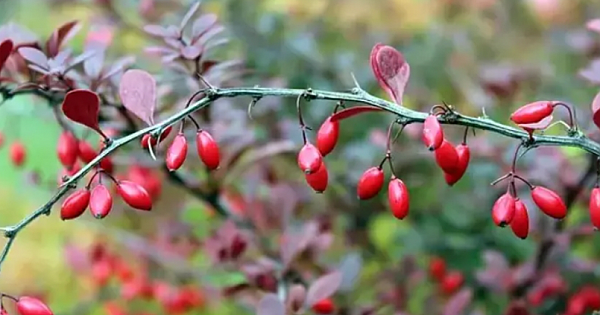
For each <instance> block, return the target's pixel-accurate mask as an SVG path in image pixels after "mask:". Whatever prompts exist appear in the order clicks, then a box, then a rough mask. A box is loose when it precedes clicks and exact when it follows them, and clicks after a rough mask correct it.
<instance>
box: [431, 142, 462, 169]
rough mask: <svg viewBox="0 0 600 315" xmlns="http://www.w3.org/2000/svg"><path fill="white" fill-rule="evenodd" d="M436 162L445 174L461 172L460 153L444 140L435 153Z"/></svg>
mask: <svg viewBox="0 0 600 315" xmlns="http://www.w3.org/2000/svg"><path fill="white" fill-rule="evenodd" d="M434 154H435V162H436V163H437V165H438V166H439V167H440V168H441V169H442V170H443V171H444V173H450V174H452V173H455V172H457V171H458V170H459V163H458V152H457V151H456V148H455V147H454V145H452V143H450V141H447V140H443V141H442V144H441V145H440V147H439V148H437V149H436V150H435V152H434Z"/></svg>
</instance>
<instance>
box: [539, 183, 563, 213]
mask: <svg viewBox="0 0 600 315" xmlns="http://www.w3.org/2000/svg"><path fill="white" fill-rule="evenodd" d="M531 197H532V198H533V202H535V204H536V205H537V206H538V208H540V210H542V212H544V213H545V214H546V215H548V216H550V217H552V218H555V219H562V218H564V217H566V216H567V206H566V205H565V203H564V202H563V201H562V199H561V198H560V196H559V195H558V194H557V193H555V192H553V191H552V190H550V189H548V188H545V187H541V186H537V187H535V188H533V189H532V190H531Z"/></svg>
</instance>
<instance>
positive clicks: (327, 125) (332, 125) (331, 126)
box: [317, 116, 340, 156]
mask: <svg viewBox="0 0 600 315" xmlns="http://www.w3.org/2000/svg"><path fill="white" fill-rule="evenodd" d="M339 134H340V122H339V121H337V120H336V121H334V122H332V121H331V116H329V117H327V119H326V120H325V122H323V124H322V125H321V128H319V131H318V132H317V148H318V149H319V151H320V152H321V155H322V156H326V155H327V154H329V153H331V151H333V148H335V145H336V143H337V140H338V137H339Z"/></svg>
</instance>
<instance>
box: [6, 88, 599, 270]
mask: <svg viewBox="0 0 600 315" xmlns="http://www.w3.org/2000/svg"><path fill="white" fill-rule="evenodd" d="M306 93H307V90H304V89H285V88H256V87H253V88H250V87H242V88H225V89H217V88H213V89H207V90H206V91H205V96H204V97H203V98H202V99H200V100H199V101H197V102H195V103H193V104H191V105H190V106H189V107H186V108H185V109H183V110H182V111H180V112H178V113H176V114H174V115H173V116H171V117H169V118H167V119H166V120H164V121H163V122H160V123H158V124H156V125H153V126H149V127H147V128H144V129H141V130H138V131H136V132H134V133H132V134H129V135H127V136H125V137H123V138H120V139H115V140H114V141H111V143H110V145H108V146H107V147H106V148H105V149H104V150H102V152H100V153H99V154H98V156H97V157H96V158H94V159H93V160H92V161H91V162H90V163H88V164H87V165H85V166H84V167H83V168H82V169H81V170H80V171H79V172H77V173H76V174H74V175H73V176H72V177H70V178H69V179H68V180H67V181H66V182H65V183H64V184H63V185H62V186H61V187H60V188H59V190H58V191H57V192H56V194H55V195H54V196H53V197H52V199H50V201H48V202H47V203H46V204H44V205H43V206H41V207H40V208H38V209H37V210H35V211H34V212H32V213H31V214H29V215H28V216H27V217H25V218H24V219H22V220H21V221H20V222H18V223H17V224H15V225H13V226H8V227H3V228H0V231H4V234H5V236H6V237H7V238H8V242H7V244H6V245H5V247H4V250H3V251H2V253H1V254H0V268H1V265H2V263H3V262H4V260H5V259H6V255H7V254H8V252H9V250H10V247H11V246H12V244H13V242H14V239H15V237H16V235H17V234H18V233H19V231H21V230H22V229H23V228H25V227H26V226H27V225H29V224H30V223H31V222H33V221H34V220H35V219H37V218H38V217H39V216H41V215H42V214H50V211H51V208H52V206H53V205H54V204H55V203H57V202H58V200H59V199H60V198H62V197H63V196H64V195H65V194H67V192H69V190H71V189H73V188H75V187H76V186H77V182H78V181H79V180H80V179H81V178H83V177H84V176H85V175H86V174H87V173H88V172H90V171H91V170H92V169H93V168H94V167H95V166H96V165H97V164H98V163H99V162H100V161H101V160H102V159H103V158H105V157H106V156H108V155H109V154H111V153H112V152H114V151H115V150H117V149H118V148H119V147H121V146H123V145H125V144H127V143H129V142H131V141H133V140H135V139H137V138H139V137H142V136H143V135H144V134H146V133H150V132H157V131H159V130H164V129H165V128H167V127H169V126H171V125H173V124H175V123H177V122H179V121H181V120H182V119H184V118H185V117H187V116H188V115H189V114H191V113H193V112H195V111H197V110H199V109H201V108H204V107H206V106H208V105H209V104H211V103H212V102H214V101H215V100H217V99H219V98H233V97H238V96H251V97H254V98H263V97H265V96H277V97H289V98H292V97H293V98H298V97H300V96H302V95H305V94H306ZM310 97H311V99H321V100H332V101H342V102H345V103H348V102H354V103H362V104H368V105H372V106H376V107H379V108H381V109H382V110H384V111H387V112H389V113H392V114H395V115H397V116H398V120H399V121H400V123H402V124H404V125H407V124H410V123H419V122H423V121H425V118H427V115H428V113H423V112H418V111H414V110H411V109H408V108H405V107H402V106H399V105H398V104H395V103H392V102H388V101H386V100H383V99H381V98H377V97H375V96H372V95H370V94H368V93H367V92H365V91H364V90H361V89H359V88H354V89H352V91H351V92H332V91H320V90H311V91H310ZM440 122H441V123H443V124H450V125H461V126H466V127H471V128H475V129H481V130H488V131H491V132H494V133H497V134H500V135H503V136H506V137H509V138H514V139H519V140H521V141H522V142H523V146H524V147H536V146H542V145H546V146H567V147H577V148H580V149H582V150H585V151H587V152H589V153H592V154H594V155H595V156H600V144H598V143H596V142H594V141H592V140H591V139H589V138H587V137H586V136H585V135H583V134H581V133H577V134H575V135H573V136H535V137H533V138H532V139H529V135H528V134H527V133H526V132H524V131H521V130H519V129H516V128H514V127H510V126H507V125H503V124H500V123H497V122H495V121H492V120H490V119H487V118H478V117H469V116H464V115H462V114H460V113H457V112H455V111H453V112H452V115H446V116H443V117H440ZM0 270H1V269H0Z"/></svg>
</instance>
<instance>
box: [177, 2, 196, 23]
mask: <svg viewBox="0 0 600 315" xmlns="http://www.w3.org/2000/svg"><path fill="white" fill-rule="evenodd" d="M198 8H200V1H196V3H194V4H193V5H192V7H191V8H190V9H189V10H188V11H187V13H186V14H185V16H184V17H183V20H181V24H179V29H180V30H182V29H184V28H185V26H186V25H187V24H188V22H189V21H190V19H191V18H192V16H194V14H195V13H196V11H198Z"/></svg>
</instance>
